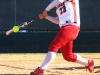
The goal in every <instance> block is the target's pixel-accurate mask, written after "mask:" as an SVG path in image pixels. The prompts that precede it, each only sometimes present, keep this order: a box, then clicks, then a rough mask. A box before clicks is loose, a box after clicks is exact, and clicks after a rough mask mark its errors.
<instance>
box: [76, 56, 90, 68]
mask: <svg viewBox="0 0 100 75" xmlns="http://www.w3.org/2000/svg"><path fill="white" fill-rule="evenodd" d="M76 55H77V60H76V61H75V63H78V64H81V65H84V66H88V60H86V59H84V58H82V57H81V56H80V55H78V54H76Z"/></svg>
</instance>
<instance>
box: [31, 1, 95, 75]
mask: <svg viewBox="0 0 100 75" xmlns="http://www.w3.org/2000/svg"><path fill="white" fill-rule="evenodd" d="M54 7H56V14H57V16H56V17H51V16H49V15H48V12H49V11H50V10H51V9H53V8H54ZM39 18H40V19H43V18H45V19H47V20H49V21H51V22H53V23H56V24H58V25H59V26H60V31H59V32H58V34H57V35H56V36H55V38H54V39H53V41H52V42H51V44H50V46H49V48H48V53H47V55H46V57H45V59H44V61H43V63H42V64H41V65H40V66H39V67H38V68H36V70H35V71H33V72H31V73H30V75H40V74H45V73H46V69H47V67H48V66H49V65H50V63H51V62H52V61H53V60H54V59H55V57H56V54H57V52H58V50H60V51H61V53H62V55H63V58H64V59H65V60H66V61H68V62H74V63H78V64H81V65H84V66H85V67H86V69H88V70H89V72H90V73H92V72H93V70H94V69H93V66H94V62H93V60H86V59H84V58H82V57H81V56H80V55H78V54H75V53H73V51H72V50H73V41H74V40H75V39H76V38H77V36H78V34H79V31H80V16H79V4H78V0H75V1H74V0H53V1H52V2H51V3H50V4H49V5H48V6H47V7H46V9H45V10H44V12H43V13H42V14H39Z"/></svg>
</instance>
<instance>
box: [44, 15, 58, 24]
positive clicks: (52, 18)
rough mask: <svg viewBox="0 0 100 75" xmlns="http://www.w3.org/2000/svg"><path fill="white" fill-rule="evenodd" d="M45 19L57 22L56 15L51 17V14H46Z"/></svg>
mask: <svg viewBox="0 0 100 75" xmlns="http://www.w3.org/2000/svg"><path fill="white" fill-rule="evenodd" d="M45 19H47V20H49V21H51V22H53V23H55V24H59V18H58V17H51V16H46V17H45Z"/></svg>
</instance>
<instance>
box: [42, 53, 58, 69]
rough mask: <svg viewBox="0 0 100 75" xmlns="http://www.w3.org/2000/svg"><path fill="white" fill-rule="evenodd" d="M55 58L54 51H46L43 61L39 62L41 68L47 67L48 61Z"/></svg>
mask: <svg viewBox="0 0 100 75" xmlns="http://www.w3.org/2000/svg"><path fill="white" fill-rule="evenodd" d="M55 58H56V53H55V52H48V53H47V55H46V57H45V59H44V61H43V63H42V64H41V66H40V68H41V69H47V67H48V66H49V65H50V63H51V62H52V61H53V60H54V59H55Z"/></svg>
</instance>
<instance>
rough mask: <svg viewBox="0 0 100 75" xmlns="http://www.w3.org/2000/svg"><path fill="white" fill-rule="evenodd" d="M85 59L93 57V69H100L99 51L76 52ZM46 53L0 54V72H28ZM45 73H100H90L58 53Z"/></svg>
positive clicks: (79, 74) (38, 63) (82, 74)
mask: <svg viewBox="0 0 100 75" xmlns="http://www.w3.org/2000/svg"><path fill="white" fill-rule="evenodd" d="M78 54H80V55H81V56H83V57H84V58H86V59H93V60H94V62H95V71H97V70H99V69H100V53H78ZM45 56H46V54H45V53H44V54H41V53H40V54H39V53H38V54H37V53H35V54H32V53H31V54H29V53H27V54H0V75H1V74H4V75H6V74H9V75H10V74H29V73H30V72H31V71H33V70H34V69H35V68H37V67H38V66H39V65H40V64H41V63H42V61H43V59H44V57H45ZM47 75H100V74H99V73H94V74H90V73H89V72H88V71H86V69H85V68H84V66H82V65H79V64H76V63H71V62H67V61H65V60H64V59H63V58H62V55H61V54H60V53H58V54H57V57H56V59H55V60H54V61H53V62H52V63H51V65H50V66H49V67H48V69H47Z"/></svg>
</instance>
